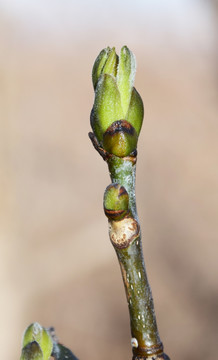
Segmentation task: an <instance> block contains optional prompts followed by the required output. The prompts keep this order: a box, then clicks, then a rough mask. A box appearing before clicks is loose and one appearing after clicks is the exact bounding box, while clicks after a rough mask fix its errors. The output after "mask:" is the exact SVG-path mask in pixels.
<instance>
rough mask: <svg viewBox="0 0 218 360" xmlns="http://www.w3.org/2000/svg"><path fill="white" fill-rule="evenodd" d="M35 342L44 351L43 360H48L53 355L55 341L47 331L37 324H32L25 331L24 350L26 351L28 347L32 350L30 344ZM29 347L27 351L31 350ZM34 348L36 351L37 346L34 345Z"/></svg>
mask: <svg viewBox="0 0 218 360" xmlns="http://www.w3.org/2000/svg"><path fill="white" fill-rule="evenodd" d="M35 342H36V343H37V344H38V346H39V347H40V349H41V351H42V354H43V359H44V360H48V359H49V358H50V356H51V353H52V349H53V341H52V339H51V337H50V335H49V334H48V332H47V330H46V329H44V328H43V327H42V326H41V325H40V324H39V323H37V322H35V323H33V324H31V325H30V326H28V327H27V329H26V330H25V332H24V335H23V349H25V348H26V347H27V346H29V347H30V349H31V346H30V344H31V343H35ZM29 347H28V348H27V349H29ZM33 348H34V349H35V348H36V346H35V345H34V346H33Z"/></svg>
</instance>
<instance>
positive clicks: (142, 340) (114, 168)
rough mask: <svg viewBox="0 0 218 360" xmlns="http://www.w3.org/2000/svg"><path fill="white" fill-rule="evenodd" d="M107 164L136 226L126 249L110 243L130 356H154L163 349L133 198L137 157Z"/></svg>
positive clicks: (120, 159) (112, 179) (116, 159)
mask: <svg viewBox="0 0 218 360" xmlns="http://www.w3.org/2000/svg"><path fill="white" fill-rule="evenodd" d="M107 163H108V167H109V172H110V177H111V181H112V183H118V184H120V185H122V186H124V188H125V189H126V191H127V193H128V195H129V209H130V212H131V214H132V218H133V219H134V220H135V221H136V222H137V227H138V234H137V236H135V238H134V240H133V241H131V243H130V245H129V246H127V247H125V248H120V247H117V246H116V244H115V243H114V242H113V241H112V243H113V245H114V247H115V251H116V254H117V257H118V260H119V264H120V268H121V272H122V277H123V282H124V287H125V291H126V297H127V302H128V307H129V314H130V325H131V334H132V345H133V353H134V355H136V356H149V355H154V354H155V355H157V354H159V353H162V352H163V346H162V343H161V341H160V337H159V333H158V329H157V323H156V317H155V312H154V304H153V298H152V293H151V288H150V285H149V282H148V278H147V275H146V270H145V264H144V257H143V251H142V244H141V235H140V225H139V220H138V214H137V209H136V198H135V174H136V157H132V158H131V157H128V158H118V157H116V156H111V157H110V158H109V159H108V161H107ZM109 221H110V220H109ZM136 346H137V347H136Z"/></svg>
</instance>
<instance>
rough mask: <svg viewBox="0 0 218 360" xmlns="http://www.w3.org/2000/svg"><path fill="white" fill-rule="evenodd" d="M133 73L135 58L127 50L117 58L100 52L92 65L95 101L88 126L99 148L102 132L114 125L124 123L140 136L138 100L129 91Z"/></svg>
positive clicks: (141, 112)
mask: <svg viewBox="0 0 218 360" xmlns="http://www.w3.org/2000/svg"><path fill="white" fill-rule="evenodd" d="M135 71H136V62H135V57H134V55H133V53H132V52H131V51H130V50H129V49H128V48H127V46H123V47H122V49H121V52H120V56H119V57H118V56H117V54H116V52H115V48H112V49H111V48H106V49H104V50H102V51H101V52H100V54H99V56H98V57H97V59H96V61H95V63H94V66H93V71H92V80H93V85H94V89H95V101H94V105H93V109H92V112H91V126H92V129H93V132H94V134H95V136H96V138H97V140H98V141H99V143H100V145H102V142H103V137H104V133H105V131H106V130H107V129H108V128H109V127H110V126H111V125H112V124H113V123H114V122H115V121H119V120H122V119H124V120H127V121H128V122H129V123H130V124H131V125H132V126H133V127H134V129H135V131H136V134H137V136H138V135H139V133H140V129H141V126H142V121H143V115H144V109H143V103H142V100H141V97H140V95H139V94H138V92H137V91H136V90H135V88H134V87H133V85H134V78H135ZM128 142H129V141H128ZM136 143H137V142H136ZM124 153H126V151H124Z"/></svg>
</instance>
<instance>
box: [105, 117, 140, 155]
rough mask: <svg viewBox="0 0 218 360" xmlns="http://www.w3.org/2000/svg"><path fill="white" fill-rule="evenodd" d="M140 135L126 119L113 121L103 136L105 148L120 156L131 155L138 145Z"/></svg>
mask: <svg viewBox="0 0 218 360" xmlns="http://www.w3.org/2000/svg"><path fill="white" fill-rule="evenodd" d="M137 141H138V136H137V133H136V131H135V129H134V127H133V126H132V125H131V124H130V123H129V122H127V121H126V120H118V121H115V122H113V124H112V125H111V126H109V128H108V129H107V130H106V131H105V133H104V136H103V148H104V149H105V150H106V151H107V152H109V153H110V154H113V155H116V156H118V157H124V156H128V155H130V154H131V153H132V152H133V151H134V150H135V149H136V146H137Z"/></svg>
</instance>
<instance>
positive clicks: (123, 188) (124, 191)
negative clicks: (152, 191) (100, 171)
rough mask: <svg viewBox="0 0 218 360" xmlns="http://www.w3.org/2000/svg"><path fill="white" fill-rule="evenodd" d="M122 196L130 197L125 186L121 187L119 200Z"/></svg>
mask: <svg viewBox="0 0 218 360" xmlns="http://www.w3.org/2000/svg"><path fill="white" fill-rule="evenodd" d="M122 195H128V193H127V191H126V189H125V187H124V186H121V187H120V190H119V194H118V198H119V197H121V196H122Z"/></svg>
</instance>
